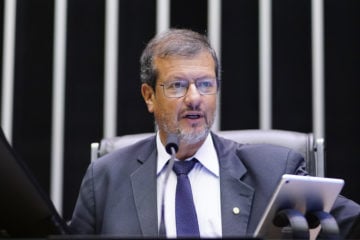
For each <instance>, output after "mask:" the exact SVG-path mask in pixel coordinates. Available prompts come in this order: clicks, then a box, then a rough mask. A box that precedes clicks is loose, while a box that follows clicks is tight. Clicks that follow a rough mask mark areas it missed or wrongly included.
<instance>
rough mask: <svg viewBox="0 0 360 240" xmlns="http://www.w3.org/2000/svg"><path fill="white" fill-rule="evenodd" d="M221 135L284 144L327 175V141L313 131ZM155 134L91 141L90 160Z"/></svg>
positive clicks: (311, 168)
mask: <svg viewBox="0 0 360 240" xmlns="http://www.w3.org/2000/svg"><path fill="white" fill-rule="evenodd" d="M216 133H217V134H218V135H220V136H222V137H224V138H227V139H231V140H234V141H236V142H239V143H244V144H252V143H266V144H273V145H278V146H284V147H288V148H291V149H294V150H295V151H297V152H299V153H300V154H302V156H303V157H304V159H305V161H306V169H307V171H308V172H309V174H310V175H313V176H320V177H324V157H325V154H324V140H323V139H314V136H313V134H312V133H301V132H295V131H285V130H258V129H254V130H231V131H218V132H216ZM153 134H154V133H140V134H131V135H124V136H119V137H112V138H104V139H102V140H101V142H100V144H99V143H92V144H91V160H92V161H93V160H95V159H97V158H98V157H101V156H103V155H105V154H107V153H109V152H112V151H113V150H115V149H118V148H121V147H125V146H128V145H130V144H133V143H135V142H137V141H139V140H141V139H143V138H146V137H148V136H151V135H153Z"/></svg>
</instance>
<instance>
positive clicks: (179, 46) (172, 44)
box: [140, 29, 221, 90]
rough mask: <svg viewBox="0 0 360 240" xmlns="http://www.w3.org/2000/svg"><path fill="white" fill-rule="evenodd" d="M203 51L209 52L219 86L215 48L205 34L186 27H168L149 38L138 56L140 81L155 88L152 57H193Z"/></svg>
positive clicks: (154, 70) (155, 72)
mask: <svg viewBox="0 0 360 240" xmlns="http://www.w3.org/2000/svg"><path fill="white" fill-rule="evenodd" d="M204 51H207V52H209V53H210V54H211V56H212V58H213V60H214V63H215V74H216V81H217V86H218V87H219V86H220V71H221V70H220V63H219V60H218V58H217V56H216V52H215V50H214V49H213V48H212V47H211V45H210V43H209V40H208V38H207V37H206V36H205V35H202V34H200V33H197V32H194V31H191V30H187V29H170V30H168V31H165V32H163V33H161V34H159V35H157V36H155V37H154V38H153V39H151V40H150V42H149V43H148V44H147V46H146V47H145V49H144V51H143V53H142V55H141V58H140V78H141V82H142V83H147V84H148V85H150V86H151V87H152V88H153V89H154V90H155V85H156V79H157V70H156V68H155V65H154V59H155V58H156V57H167V56H183V57H193V56H195V55H197V54H199V53H201V52H204Z"/></svg>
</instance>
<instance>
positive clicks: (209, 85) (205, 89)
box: [195, 79, 216, 94]
mask: <svg viewBox="0 0 360 240" xmlns="http://www.w3.org/2000/svg"><path fill="white" fill-rule="evenodd" d="M195 84H196V88H197V89H198V91H199V92H200V93H201V94H214V93H216V80H215V79H199V80H197V81H196V82H195Z"/></svg>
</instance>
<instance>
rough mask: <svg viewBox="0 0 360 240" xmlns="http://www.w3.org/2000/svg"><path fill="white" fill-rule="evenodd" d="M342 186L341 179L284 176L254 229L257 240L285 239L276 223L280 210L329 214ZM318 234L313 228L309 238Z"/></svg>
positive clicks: (342, 181) (317, 229)
mask: <svg viewBox="0 0 360 240" xmlns="http://www.w3.org/2000/svg"><path fill="white" fill-rule="evenodd" d="M343 185H344V180H342V179H335V178H322V177H313V176H299V175H289V174H285V175H283V176H282V178H281V181H280V183H279V185H278V187H277V188H276V190H275V192H274V194H273V196H272V198H271V200H270V202H269V204H268V206H267V208H266V210H265V212H264V214H263V216H262V218H261V220H260V222H259V224H258V226H257V228H256V230H255V233H254V237H261V238H266V239H269V238H277V239H279V238H281V237H282V236H283V232H282V231H283V230H284V229H282V228H281V227H277V226H275V225H274V223H273V220H274V218H275V216H276V214H277V213H278V211H280V210H283V209H288V208H292V209H295V210H297V211H299V212H300V213H302V214H304V215H305V214H306V213H307V212H308V211H313V210H317V211H319V210H322V211H325V212H329V211H330V209H331V207H332V206H333V204H334V202H335V200H336V198H337V196H338V195H339V193H340V191H341V189H342V187H343ZM318 231H319V228H315V229H312V230H311V232H310V235H311V236H312V237H316V236H317V234H318Z"/></svg>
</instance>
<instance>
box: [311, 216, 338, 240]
mask: <svg viewBox="0 0 360 240" xmlns="http://www.w3.org/2000/svg"><path fill="white" fill-rule="evenodd" d="M306 219H307V221H308V223H309V227H310V228H316V227H317V226H318V225H319V224H320V226H321V230H320V233H319V235H318V239H339V238H340V233H339V232H340V231H339V226H338V224H337V222H336V220H335V218H334V217H333V216H332V215H331V214H330V213H327V212H324V211H313V212H309V213H307V214H306Z"/></svg>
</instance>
